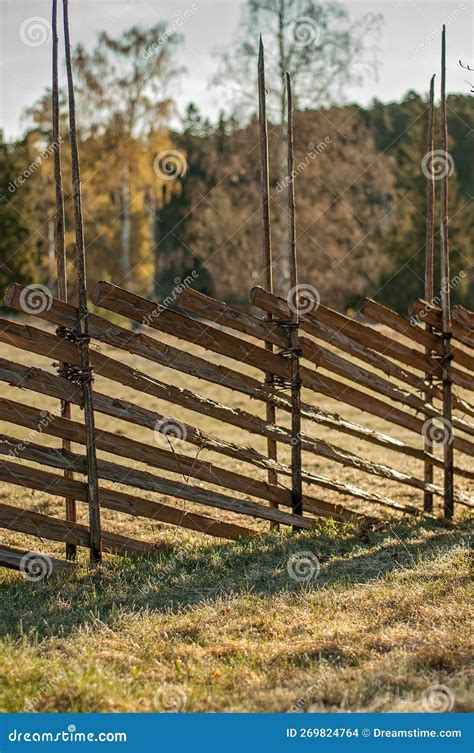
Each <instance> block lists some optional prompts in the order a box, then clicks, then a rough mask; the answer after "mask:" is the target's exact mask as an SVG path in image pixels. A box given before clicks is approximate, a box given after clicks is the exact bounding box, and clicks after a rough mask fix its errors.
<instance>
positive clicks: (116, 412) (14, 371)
mask: <svg viewBox="0 0 474 753" xmlns="http://www.w3.org/2000/svg"><path fill="white" fill-rule="evenodd" d="M0 380H2V381H6V382H8V383H9V384H10V385H13V386H16V387H21V388H26V389H30V390H34V391H36V392H39V393H41V394H46V395H49V396H51V397H59V396H65V395H66V396H67V399H68V400H69V401H70V402H72V403H76V404H80V402H81V401H80V397H81V392H80V390H78V388H77V387H76V386H75V385H74V384H71V383H70V382H68V381H67V380H65V379H62V378H61V377H58V376H55V375H54V374H50V373H49V372H46V371H44V370H42V369H37V368H32V367H27V366H22V365H19V364H15V363H13V362H11V361H7V360H6V359H0ZM93 397H94V406H95V409H96V410H97V411H98V412H101V413H105V414H106V415H109V416H114V417H116V418H120V419H122V420H125V421H128V422H130V423H132V424H136V425H139V426H143V427H146V428H149V429H152V430H153V429H155V426H156V424H157V422H160V421H173V419H166V418H165V417H164V416H162V415H161V414H158V413H155V412H154V411H150V410H148V409H146V408H141V407H140V406H137V405H134V404H133V403H130V402H129V401H126V400H118V399H116V398H110V397H108V396H107V395H103V394H102V393H98V392H94V393H93ZM178 425H180V426H181V428H184V429H185V432H184V433H185V437H186V441H189V442H191V443H192V444H195V445H197V446H198V447H206V448H208V449H211V450H212V449H214V450H215V451H217V452H219V448H220V449H221V450H222V451H223V452H224V454H226V453H228V454H230V456H231V457H238V458H240V459H244V460H248V461H249V462H254V455H253V454H249V457H242V452H241V450H240V448H236V447H235V446H234V445H230V449H228V448H227V447H226V446H225V445H223V448H222V447H220V443H219V442H218V440H213V439H212V438H211V437H210V438H209V439H208V440H206V437H207V435H205V434H203V433H202V432H200V430H198V429H196V428H195V427H193V426H190V425H188V424H187V425H184V424H182V425H181V424H178ZM301 442H302V448H303V449H304V450H307V451H309V452H312V453H314V454H316V455H320V456H323V457H325V458H327V459H328V460H333V461H334V462H336V463H341V464H342V465H344V466H347V467H352V468H355V469H357V470H362V471H365V472H367V473H370V474H373V475H376V476H382V477H384V478H387V479H390V480H392V481H395V482H397V483H402V484H406V485H408V486H412V487H414V488H417V489H421V488H424V487H423V486H420V480H419V479H418V478H416V477H414V476H411V475H410V474H407V473H404V472H400V471H397V470H394V469H392V468H390V467H388V466H386V465H381V464H378V463H372V462H370V461H367V460H364V459H363V458H359V457H357V456H356V455H354V454H353V453H351V452H348V451H347V450H342V449H341V448H338V447H334V445H330V444H328V443H327V442H324V441H322V440H308V439H306V438H305V437H304V436H302V438H301ZM286 443H287V444H289V443H290V437H289V436H288V437H287V442H286ZM258 458H259V462H258V463H255V464H256V465H258V466H259V467H261V468H266V467H272V466H273V464H271V463H269V461H268V460H267V459H266V458H265V457H264V456H262V455H259V454H258ZM276 467H278V469H279V470H280V472H281V473H282V474H284V475H286V476H291V468H290V467H289V466H285V465H283V464H279V465H278V466H276ZM303 478H304V480H306V481H308V483H311V480H312V477H311V474H307V473H306V472H304V474H303ZM433 489H435V487H433ZM429 491H431V488H430V490H429ZM273 493H274V494H275V497H276V499H278V500H279V501H282V503H284V497H283V495H284V494H285V492H284V490H283V489H279V488H278V487H277V488H276V489H275V490H274V492H273ZM434 493H439V494H440V495H442V490H441V488H438V492H436V491H434ZM286 498H287V499H288V500H289V492H287V493H286Z"/></svg>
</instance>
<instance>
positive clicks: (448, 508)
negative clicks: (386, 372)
mask: <svg viewBox="0 0 474 753" xmlns="http://www.w3.org/2000/svg"><path fill="white" fill-rule="evenodd" d="M447 149H448V123H447V117H446V26H444V25H443V33H442V38H441V151H442V152H443V153H444V158H445V160H446V164H445V168H444V170H443V177H442V179H441V191H440V236H441V314H442V322H443V358H442V373H443V419H444V423H445V427H444V429H445V433H446V436H447V441H446V442H445V444H444V515H445V517H446V518H451V517H452V516H453V513H454V457H453V455H454V453H453V441H452V440H453V424H452V395H451V392H452V378H451V361H452V353H451V291H450V273H449V245H448V153H447Z"/></svg>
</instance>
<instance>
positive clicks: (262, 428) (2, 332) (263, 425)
mask: <svg viewBox="0 0 474 753" xmlns="http://www.w3.org/2000/svg"><path fill="white" fill-rule="evenodd" d="M2 339H3V340H4V341H5V342H9V344H11V345H14V346H15V347H19V348H24V349H27V350H33V352H37V353H39V354H40V355H48V354H49V353H50V352H55V349H56V344H57V339H58V338H55V336H54V335H50V334H48V333H44V332H42V331H41V330H38V329H36V328H32V327H25V326H24V325H19V324H15V323H12V322H9V321H5V320H1V319H0V341H1V340H2ZM61 342H63V341H61ZM64 347H65V348H67V353H66V355H67V357H68V359H69V362H70V363H75V362H77V353H76V351H75V349H74V346H73V345H72V344H71V343H68V342H64ZM91 358H92V362H93V364H94V366H95V367H96V369H97V372H99V371H100V373H101V374H102V375H103V376H107V377H108V378H111V379H116V380H117V381H119V382H120V383H122V384H126V385H127V386H130V387H132V388H134V389H136V390H138V391H140V392H142V393H148V394H150V395H154V396H155V397H158V398H162V399H164V400H167V401H169V402H173V403H175V404H177V405H180V406H182V407H185V408H188V409H189V410H194V411H198V412H199V413H202V414H204V415H206V416H212V417H213V418H217V419H218V420H221V421H224V422H225V423H230V424H232V425H234V426H238V427H239V428H242V429H246V430H247V431H249V432H252V433H253V434H259V435H260V436H265V437H271V438H273V439H275V441H279V442H283V443H285V444H289V443H290V441H291V436H290V433H289V432H288V431H287V430H286V429H283V428H281V427H277V426H274V425H271V424H269V423H268V422H265V421H264V420H262V419H260V418H258V417H256V416H253V415H252V414H248V413H246V412H245V411H242V410H239V409H230V408H227V407H225V406H222V405H219V404H218V403H215V402H214V401H209V400H206V399H204V398H201V397H199V396H197V395H195V394H194V393H190V392H189V391H187V390H179V389H178V388H173V387H169V386H168V385H166V384H164V383H162V382H159V381H157V380H155V379H151V378H150V377H147V376H146V375H145V374H141V373H140V372H138V371H137V370H135V369H130V368H129V367H127V366H126V365H124V364H121V363H119V362H117V361H114V360H113V359H109V358H105V357H104V356H102V355H101V354H100V353H96V352H95V351H92V350H91ZM33 373H34V372H33ZM7 374H8V372H7ZM30 381H31V380H30ZM33 381H36V383H37V385H38V386H39V385H41V384H42V381H41V380H40V379H39V377H38V375H36V377H35V378H34V379H33ZM45 389H46V387H45ZM48 394H49V393H48ZM61 394H63V393H61ZM74 395H75V392H74V389H73V388H71V386H70V384H69V383H68V384H67V385H64V397H67V398H68V399H73V398H74ZM97 399H98V400H100V397H98V398H97ZM99 404H100V403H99ZM119 406H120V401H119V402H118V403H117V405H116V407H115V409H114V410H115V413H117V412H119V411H120V408H119ZM285 407H286V408H287V409H288V405H287V404H286V406H285ZM141 410H143V409H141ZM302 415H303V416H304V417H305V418H309V419H310V420H313V421H316V422H317V423H319V424H322V425H324V426H327V427H328V428H333V429H336V430H339V431H342V432H344V433H346V434H349V435H351V436H356V437H358V438H362V439H368V441H371V442H373V443H375V444H378V445H381V446H382V447H384V448H385V449H394V450H396V451H399V452H403V454H408V455H411V456H413V457H415V458H419V459H420V460H427V462H430V463H432V464H433V465H434V466H436V465H439V466H440V467H442V465H443V464H442V461H441V460H438V459H437V458H435V457H434V456H426V457H425V455H424V454H423V452H422V451H421V450H418V449H416V448H410V447H408V446H407V445H406V444H405V443H403V442H401V441H399V440H395V439H392V438H390V437H387V436H386V435H382V434H379V433H377V432H374V431H372V430H370V429H365V428H363V427H360V426H358V425H357V424H354V423H352V422H350V421H346V420H345V419H343V418H341V417H340V416H332V414H327V413H326V412H325V411H322V410H320V409H317V408H313V407H311V406H308V405H306V404H303V406H302ZM189 436H192V434H190V435H189ZM302 440H303V442H304V448H305V449H308V450H309V451H312V452H315V453H316V454H320V451H319V449H318V447H317V446H316V445H315V442H314V440H312V439H311V437H308V436H307V435H306V434H303V435H302ZM322 447H323V445H322V444H321V443H320V444H319V448H322ZM333 450H336V451H337V448H335V447H332V448H329V452H332V451H333ZM239 452H240V453H242V455H241V459H245V460H247V461H248V462H252V459H251V458H252V457H253V458H254V462H255V465H260V466H261V467H263V466H262V462H264V461H262V460H261V459H260V460H259V461H257V459H256V458H255V451H254V450H252V449H251V448H245V447H244V448H242V447H240V448H239ZM244 453H245V458H244V456H243V454H244ZM333 459H334V458H333ZM268 462H270V461H268ZM264 465H265V467H268V465H267V461H265V462H264ZM277 470H279V472H281V473H283V474H284V475H291V469H290V468H288V467H285V466H283V465H282V464H279V465H278V468H277Z"/></svg>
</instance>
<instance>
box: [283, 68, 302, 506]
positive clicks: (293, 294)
mask: <svg viewBox="0 0 474 753" xmlns="http://www.w3.org/2000/svg"><path fill="white" fill-rule="evenodd" d="M286 92H287V106H288V177H287V180H288V251H289V262H290V295H289V298H288V303H289V306H290V354H291V471H292V475H291V501H292V509H293V513H294V514H295V515H302V514H303V492H302V478H301V377H300V358H299V357H300V347H299V336H298V329H299V311H298V309H299V300H298V299H299V295H298V269H297V259H296V226H295V187H294V175H293V162H294V160H293V97H292V93H291V79H290V74H289V73H287V74H286Z"/></svg>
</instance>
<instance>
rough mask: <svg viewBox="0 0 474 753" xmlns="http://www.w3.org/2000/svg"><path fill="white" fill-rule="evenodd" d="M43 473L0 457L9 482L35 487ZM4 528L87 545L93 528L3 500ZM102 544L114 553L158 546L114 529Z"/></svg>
mask: <svg viewBox="0 0 474 753" xmlns="http://www.w3.org/2000/svg"><path fill="white" fill-rule="evenodd" d="M41 473H44V471H36V470H35V469H31V468H28V469H26V468H25V467H24V466H23V467H21V466H17V464H16V463H5V462H3V461H0V478H1V479H2V481H6V482H7V483H13V484H17V485H19V486H27V487H29V488H31V487H30V484H29V479H31V478H32V477H33V476H37V474H41ZM83 486H84V484H83ZM0 528H6V529H7V530H9V531H18V532H20V533H25V534H28V535H29V536H38V537H39V538H43V539H50V540H51V541H62V542H64V543H67V544H75V545H76V546H83V547H87V548H89V546H90V533H89V528H88V527H87V526H85V525H83V524H82V523H76V522H75V521H72V520H67V521H65V520H62V519H61V518H53V517H51V516H50V515H43V513H39V512H33V511H31V510H26V509H23V508H21V507H15V506H14V505H6V504H4V503H2V502H0ZM102 544H103V549H104V551H106V552H111V553H112V554H143V553H144V552H149V551H151V550H153V549H154V548H155V547H154V546H153V544H150V543H148V542H146V541H140V540H139V539H133V538H130V537H129V536H122V535H121V534H118V533H111V532H110V531H105V532H104V538H103V542H102Z"/></svg>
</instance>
